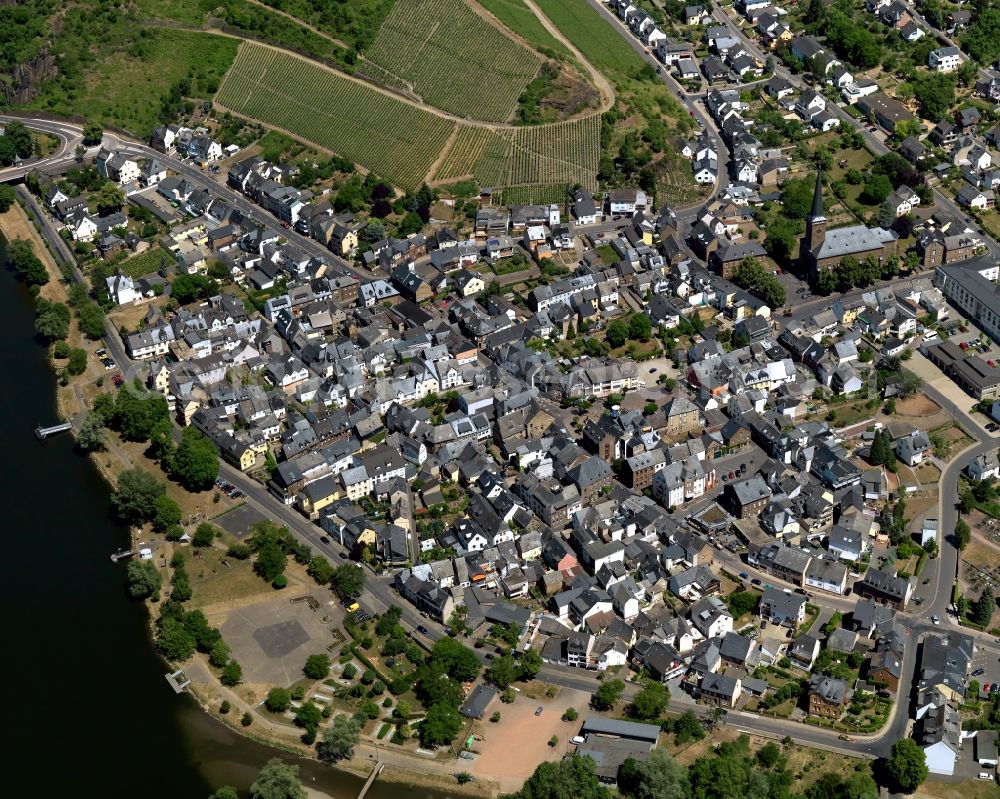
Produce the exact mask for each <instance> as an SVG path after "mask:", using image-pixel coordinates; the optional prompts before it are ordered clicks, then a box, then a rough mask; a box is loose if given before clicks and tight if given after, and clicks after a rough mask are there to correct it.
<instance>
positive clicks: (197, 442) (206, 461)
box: [171, 427, 219, 491]
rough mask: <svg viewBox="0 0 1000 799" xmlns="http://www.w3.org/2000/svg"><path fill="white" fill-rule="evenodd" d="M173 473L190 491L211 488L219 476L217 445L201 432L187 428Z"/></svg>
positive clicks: (177, 453)
mask: <svg viewBox="0 0 1000 799" xmlns="http://www.w3.org/2000/svg"><path fill="white" fill-rule="evenodd" d="M171 471H172V474H173V476H174V477H176V478H177V480H178V481H179V482H180V484H181V485H182V486H184V487H185V488H186V489H187V490H188V491H204V490H206V489H208V488H211V487H212V485H213V484H214V483H215V480H216V478H217V477H218V476H219V454H218V452H216V449H215V444H213V443H212V442H211V440H209V438H208V437H207V436H205V434H204V433H202V432H201V431H200V430H198V429H196V428H194V427H185V428H184V431H183V433H182V434H181V443H180V444H179V445H178V446H177V452H176V453H175V455H174V459H173V468H172V470H171Z"/></svg>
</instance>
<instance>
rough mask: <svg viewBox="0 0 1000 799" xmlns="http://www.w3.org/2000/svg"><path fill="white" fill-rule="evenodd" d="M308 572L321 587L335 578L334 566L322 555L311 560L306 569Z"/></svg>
mask: <svg viewBox="0 0 1000 799" xmlns="http://www.w3.org/2000/svg"><path fill="white" fill-rule="evenodd" d="M306 571H307V572H308V574H309V576H310V577H312V578H313V579H314V580H315V581H316V582H317V583H319V584H320V585H326V584H327V583H329V582H330V579H331V578H332V577H333V566H331V565H330V561H328V560H327V559H326V558H324V557H323V556H322V555H314V556H313V557H312V558H311V559H310V560H309V566H308V567H307V568H306Z"/></svg>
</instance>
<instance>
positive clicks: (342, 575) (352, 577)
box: [330, 563, 365, 599]
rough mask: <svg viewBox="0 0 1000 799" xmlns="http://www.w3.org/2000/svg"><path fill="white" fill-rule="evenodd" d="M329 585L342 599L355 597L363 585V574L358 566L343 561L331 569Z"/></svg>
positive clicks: (359, 594) (359, 593)
mask: <svg viewBox="0 0 1000 799" xmlns="http://www.w3.org/2000/svg"><path fill="white" fill-rule="evenodd" d="M330 585H331V586H333V590H334V591H336V592H337V593H338V594H339V595H340V596H342V597H343V598H344V599H356V598H357V597H359V596H361V592H362V591H363V590H364V587H365V574H364V571H362V570H361V568H359V567H358V566H355V565H354V564H352V563H345V564H343V565H342V566H337V567H336V568H335V569H334V570H333V577H332V578H331V579H330Z"/></svg>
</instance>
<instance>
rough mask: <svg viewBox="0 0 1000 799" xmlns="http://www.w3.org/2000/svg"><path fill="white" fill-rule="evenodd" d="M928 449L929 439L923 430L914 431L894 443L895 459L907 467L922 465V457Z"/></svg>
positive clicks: (929, 445) (929, 446)
mask: <svg viewBox="0 0 1000 799" xmlns="http://www.w3.org/2000/svg"><path fill="white" fill-rule="evenodd" d="M930 448H931V441H930V438H928V436H927V433H925V432H924V431H923V430H914V431H913V432H912V433H910V434H909V435H905V436H903V437H902V438H899V439H897V440H896V442H895V449H896V457H897V458H899V459H900V460H901V461H902V462H903V463H905V464H906V465H907V466H916V465H918V464H920V463H923V460H924V456H925V455H926V454H927V453H928V452H929V451H930Z"/></svg>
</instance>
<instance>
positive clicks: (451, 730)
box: [420, 702, 462, 746]
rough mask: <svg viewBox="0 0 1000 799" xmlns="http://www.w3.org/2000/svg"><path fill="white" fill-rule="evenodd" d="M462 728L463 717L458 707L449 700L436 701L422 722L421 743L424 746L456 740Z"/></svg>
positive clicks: (439, 744) (442, 744) (438, 744)
mask: <svg viewBox="0 0 1000 799" xmlns="http://www.w3.org/2000/svg"><path fill="white" fill-rule="evenodd" d="M461 729H462V717H461V716H459V715H458V709H457V708H456V707H454V706H453V705H450V704H448V703H447V702H435V703H434V704H432V705H431V706H430V707H429V708H428V709H427V715H426V716H424V720H423V721H422V722H420V743H421V745H422V746H445V745H447V744H450V743H451V742H452V741H453V740H455V736H456V735H458V733H459V730H461Z"/></svg>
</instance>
